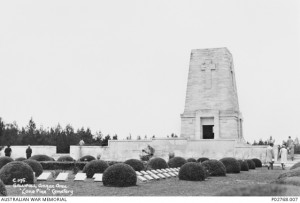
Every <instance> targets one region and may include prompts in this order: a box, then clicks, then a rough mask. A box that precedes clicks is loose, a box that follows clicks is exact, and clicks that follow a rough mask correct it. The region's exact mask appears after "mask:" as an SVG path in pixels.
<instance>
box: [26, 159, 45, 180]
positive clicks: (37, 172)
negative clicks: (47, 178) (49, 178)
mask: <svg viewBox="0 0 300 203" xmlns="http://www.w3.org/2000/svg"><path fill="white" fill-rule="evenodd" d="M23 162H24V163H26V164H28V165H29V166H30V167H31V168H32V170H33V171H34V172H35V176H36V177H38V176H40V175H41V174H42V173H43V167H42V165H41V164H40V163H39V162H38V161H36V160H31V159H26V160H24V161H23Z"/></svg>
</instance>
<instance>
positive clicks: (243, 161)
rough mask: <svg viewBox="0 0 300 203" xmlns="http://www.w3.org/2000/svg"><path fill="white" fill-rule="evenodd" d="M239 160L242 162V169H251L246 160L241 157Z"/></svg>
mask: <svg viewBox="0 0 300 203" xmlns="http://www.w3.org/2000/svg"><path fill="white" fill-rule="evenodd" d="M238 162H239V163H240V166H241V171H249V166H248V163H247V161H246V160H241V159H239V160H238Z"/></svg>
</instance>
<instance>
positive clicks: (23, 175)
mask: <svg viewBox="0 0 300 203" xmlns="http://www.w3.org/2000/svg"><path fill="white" fill-rule="evenodd" d="M0 179H1V180H2V181H3V183H4V184H5V185H12V184H18V185H23V184H33V183H34V177H33V170H32V168H31V167H30V166H29V165H28V164H26V163H24V162H22V161H14V162H10V163H8V164H6V165H5V166H3V167H2V168H1V170H0ZM15 180H23V181H19V182H14V181H15Z"/></svg>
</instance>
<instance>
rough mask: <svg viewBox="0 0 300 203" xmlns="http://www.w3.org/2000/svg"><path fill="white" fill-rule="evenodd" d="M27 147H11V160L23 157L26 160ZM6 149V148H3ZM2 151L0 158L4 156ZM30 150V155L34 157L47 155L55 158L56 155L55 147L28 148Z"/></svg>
mask: <svg viewBox="0 0 300 203" xmlns="http://www.w3.org/2000/svg"><path fill="white" fill-rule="evenodd" d="M27 147H28V146H27V145H26V146H11V147H10V148H11V150H12V153H11V158H13V159H15V158H19V157H24V158H26V153H25V152H26V149H27ZM5 148H6V147H5ZM5 148H4V149H2V150H1V156H4V150H5ZM30 148H31V149H32V154H31V156H33V155H36V154H45V155H48V156H50V157H53V156H55V154H56V146H30Z"/></svg>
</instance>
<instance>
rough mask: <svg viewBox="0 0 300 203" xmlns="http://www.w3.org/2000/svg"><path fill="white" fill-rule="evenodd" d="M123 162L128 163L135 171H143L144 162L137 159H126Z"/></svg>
mask: <svg viewBox="0 0 300 203" xmlns="http://www.w3.org/2000/svg"><path fill="white" fill-rule="evenodd" d="M124 164H128V165H129V166H131V167H132V168H133V169H134V170H135V171H143V170H144V169H145V166H144V163H143V162H142V161H140V160H138V159H128V160H126V161H125V162H124Z"/></svg>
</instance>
